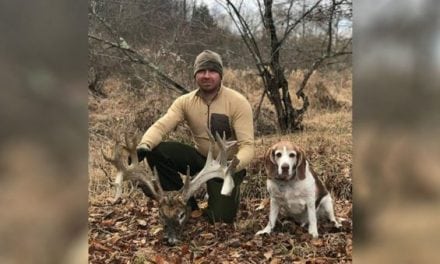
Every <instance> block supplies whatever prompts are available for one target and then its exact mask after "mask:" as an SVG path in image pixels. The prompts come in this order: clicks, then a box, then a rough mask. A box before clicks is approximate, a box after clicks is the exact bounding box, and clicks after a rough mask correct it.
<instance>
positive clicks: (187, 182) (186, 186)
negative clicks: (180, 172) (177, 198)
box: [182, 166, 191, 194]
mask: <svg viewBox="0 0 440 264" xmlns="http://www.w3.org/2000/svg"><path fill="white" fill-rule="evenodd" d="M190 174H191V170H190V167H189V166H186V178H185V182H184V184H183V188H182V193H183V194H185V193H187V192H188V189H189V186H190V182H191V181H190V179H191V175H190Z"/></svg>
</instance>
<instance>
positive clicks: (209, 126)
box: [206, 104, 211, 131]
mask: <svg viewBox="0 0 440 264" xmlns="http://www.w3.org/2000/svg"><path fill="white" fill-rule="evenodd" d="M206 106H208V117H207V118H208V120H206V121H207V122H206V123H207V125H208V129H209V131H211V124H210V123H209V115H210V114H211V113H210V111H211V110H210V106H211V104H206Z"/></svg>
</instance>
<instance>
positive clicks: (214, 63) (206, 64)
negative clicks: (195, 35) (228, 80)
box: [194, 50, 223, 77]
mask: <svg viewBox="0 0 440 264" xmlns="http://www.w3.org/2000/svg"><path fill="white" fill-rule="evenodd" d="M201 70H213V71H216V72H218V73H219V74H220V76H221V77H223V62H222V58H221V57H220V55H218V53H215V52H214V51H210V50H204V51H202V52H201V53H200V54H199V55H197V57H196V60H195V61H194V76H195V75H196V73H197V72H198V71H201Z"/></svg>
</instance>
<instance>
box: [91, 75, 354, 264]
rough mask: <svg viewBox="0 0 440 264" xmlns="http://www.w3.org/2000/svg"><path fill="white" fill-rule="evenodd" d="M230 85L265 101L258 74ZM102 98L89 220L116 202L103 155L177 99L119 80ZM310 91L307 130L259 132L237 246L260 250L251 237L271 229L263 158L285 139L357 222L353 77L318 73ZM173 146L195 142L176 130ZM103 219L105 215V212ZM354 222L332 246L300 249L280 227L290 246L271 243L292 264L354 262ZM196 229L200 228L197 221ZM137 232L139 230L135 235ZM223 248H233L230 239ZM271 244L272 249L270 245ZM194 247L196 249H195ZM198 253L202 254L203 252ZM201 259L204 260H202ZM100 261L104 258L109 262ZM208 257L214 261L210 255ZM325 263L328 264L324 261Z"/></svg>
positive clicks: (95, 114)
mask: <svg viewBox="0 0 440 264" xmlns="http://www.w3.org/2000/svg"><path fill="white" fill-rule="evenodd" d="M300 76H301V73H292V74H291V75H290V76H289V84H290V87H291V89H292V92H293V90H294V87H296V85H297V83H298V78H299V77H300ZM224 83H225V85H227V86H230V87H233V88H236V89H237V90H239V91H241V92H242V93H243V94H244V95H245V96H246V97H247V98H248V100H249V101H250V102H251V104H252V106H254V107H256V106H257V104H258V102H259V100H260V96H261V81H260V80H259V78H258V77H257V76H256V75H255V74H253V73H251V72H246V71H235V70H230V69H226V70H225V74H224ZM323 87H324V88H323ZM323 89H325V97H324V98H326V100H329V101H331V102H333V104H331V105H330V104H329V105H324V104H323V102H329V101H322V100H323V99H322V96H321V95H322V92H320V91H322V90H323ZM103 91H104V93H105V95H106V97H105V98H98V97H95V96H94V95H92V94H90V95H89V179H90V180H89V203H90V208H89V214H92V215H96V216H97V215H99V214H100V213H99V212H100V211H99V210H101V209H99V208H107V206H106V204H108V200H109V199H111V198H112V197H113V195H114V190H113V189H112V187H111V185H110V182H111V181H113V179H114V169H113V168H112V167H111V166H110V165H109V164H107V163H106V162H105V161H104V159H103V158H102V155H101V149H102V150H104V151H109V150H110V148H111V146H112V144H113V143H112V142H113V140H114V139H115V138H121V136H122V134H123V132H127V131H129V132H131V133H138V134H142V133H144V132H145V130H146V129H147V128H148V126H150V125H151V124H152V122H154V121H155V120H156V119H157V118H159V117H160V116H161V115H163V114H164V113H165V111H166V110H167V108H168V106H169V105H170V104H171V103H172V101H173V98H176V97H177V96H178V95H177V94H175V93H174V92H170V91H169V90H165V89H164V88H161V87H159V86H157V87H148V88H147V89H143V90H140V89H132V88H131V87H130V86H129V85H128V84H127V83H126V82H124V81H123V80H120V79H108V80H106V81H105V82H104V87H103ZM305 92H306V94H307V95H308V96H309V99H310V102H311V105H310V107H309V110H308V112H307V113H306V115H305V117H304V130H303V131H301V132H298V133H294V134H288V135H280V134H277V133H276V132H275V133H273V134H271V135H266V136H258V135H260V134H261V133H260V132H259V131H256V135H257V137H256V144H255V145H256V156H255V159H254V161H253V162H252V163H251V164H250V165H249V167H248V175H247V177H246V179H245V181H244V183H243V184H242V199H241V201H242V202H241V207H242V209H241V210H240V213H239V216H238V222H237V224H236V226H235V229H234V230H235V231H236V232H239V233H238V234H237V237H236V239H237V240H240V239H241V237H242V236H243V234H244V235H245V236H246V237H248V238H249V239H250V240H249V243H250V244H249V245H252V246H254V244H255V245H256V246H257V248H258V247H260V246H261V245H260V243H261V241H259V240H255V239H253V235H252V234H254V233H255V232H256V231H257V230H259V229H260V228H261V227H262V226H263V225H265V223H266V221H267V213H268V208H267V205H266V207H265V208H264V209H263V210H260V211H255V209H256V208H257V207H258V204H260V202H261V201H263V200H264V199H265V198H267V191H266V186H265V173H264V169H263V163H262V159H263V154H264V152H265V150H266V149H267V147H268V146H270V145H271V144H273V143H275V142H276V141H278V140H281V139H287V140H291V141H294V142H295V143H296V144H298V145H300V146H302V147H303V148H304V149H305V151H306V154H307V156H308V158H309V160H310V162H311V163H312V164H313V167H314V169H315V170H316V172H317V173H318V174H319V175H320V176H321V177H322V179H323V180H324V182H325V184H326V185H327V186H328V187H329V189H330V190H331V192H332V193H333V194H334V197H335V200H336V201H335V203H336V206H335V210H336V214H337V215H338V216H340V217H345V218H351V214H352V213H351V200H352V187H351V186H352V165H351V164H352V136H351V134H352V116H351V101H352V100H351V73H350V72H349V71H347V72H342V73H327V74H319V73H317V74H314V75H313V76H312V78H311V80H310V83H309V86H308V87H307V88H306V91H305ZM262 110H263V112H262V114H261V120H259V124H260V125H261V126H262V127H267V128H269V129H272V130H273V131H275V130H276V124H275V123H274V119H275V118H274V113H273V110H272V107H271V106H270V103H269V102H268V100H267V98H266V99H265V100H264V102H263V108H262ZM167 139H172V140H178V141H183V142H190V133H189V130H188V128H187V127H185V126H181V127H179V128H178V129H176V131H173V132H172V133H171V134H170V135H169V136H168V138H167ZM128 190H129V188H125V193H124V194H123V197H125V198H126V199H127V200H126V201H127V202H128V203H129V202H130V201H134V203H135V204H136V203H140V204H145V202H146V201H145V200H146V199H145V197H144V195H143V194H142V193H141V192H139V191H135V192H133V193H132V195H131V197H130V198H128V197H127V192H128ZM124 195H125V196H124ZM150 203H151V202H150ZM103 206H104V207H103ZM126 206H127V205H126V204H122V205H119V206H118V207H116V208H114V209H112V210H111V211H112V212H113V211H118V210H120V211H121V212H122V211H125V210H128V209H124V208H125V207H126ZM153 209H154V208H153ZM106 210H107V209H106ZM129 210H135V208H131V207H130V208H129ZM136 210H137V209H136ZM148 210H150V209H148ZM136 212H137V211H136ZM148 212H149V211H148ZM155 213H157V212H152V214H153V215H154V214H155ZM102 214H103V215H105V214H106V213H102ZM135 215H137V213H135ZM250 215H252V217H250ZM141 216H142V217H145V212H143V213H141ZM95 218H96V217H95ZM130 219H131V218H130ZM249 219H251V220H249ZM95 220H96V221H97V222H94V225H95V224H96V225H98V226H99V225H100V224H99V223H100V220H99V219H95ZM95 220H94V221H95ZM130 221H131V220H130ZM350 223H351V220H350V222H349V223H346V225H345V228H344V230H343V232H340V233H335V234H331V235H330V236H329V237H328V239H327V240H326V239H325V237H324V240H325V242H323V244H322V245H318V246H317V245H311V244H310V243H308V240H307V239H306V240H304V241H305V242H301V243H300V244H298V243H297V242H298V241H297V240H296V239H297V238H295V241H294V242H295V244H292V243H293V242H292V241H291V240H289V239H290V238H289V233H291V232H294V233H295V234H296V233H297V232H299V233H298V234H299V236H300V237H302V236H303V235H302V233H301V232H302V230H299V229H295V230H294V231H292V230H290V229H289V230H284V229H283V228H282V232H286V236H283V235H281V234H278V236H280V238H279V239H281V240H283V239H284V240H285V241H284V240H283V241H284V242H283V243H284V244H283V243H281V244H279V243H278V242H277V238H276V237H273V238H271V239H270V241H273V243H275V244H274V245H273V246H274V252H273V254H274V255H277V256H278V257H280V258H281V259H284V260H286V261H287V260H288V259H289V258H290V257H291V256H293V255H295V256H297V257H298V258H300V259H310V256H312V255H313V256H314V254H316V258H315V260H317V261H318V260H319V258H320V256H321V257H323V258H326V260H327V261H330V262H332V263H333V262H341V261H342V262H344V261H346V260H348V261H350V260H351V224H350ZM197 225H199V223H198V222H197ZM127 228H128V231H129V232H128V235H127V236H130V235H131V234H133V232H137V231H134V230H135V229H136V225H133V227H132V226H131V225H129V227H127ZM131 228H135V229H133V230H131ZM225 228H226V229H225ZM227 228H228V227H223V226H222V228H220V229H218V231H219V232H227ZM203 229H207V230H208V231H209V230H210V229H212V227H210V226H209V225H204V224H203ZM225 230H226V231H225ZM326 230H327V229H326ZM191 232H192V231H191ZM198 232H200V230H199V231H196V230H194V232H193V233H194V235H195V234H196V233H198ZM144 233H145V232H144ZM240 233H241V235H240ZM148 234H149V233H148ZM91 236H97V237H96V238H95V237H93V238H92V240H93V241H99V240H96V239H98V238H99V237H100V235H99V234H93V235H91ZM151 237H153V238H154V237H156V235H152V236H151ZM226 237H227V236H226ZM330 238H331V239H330ZM89 239H91V238H89ZM121 241H122V240H121ZM155 241H156V240H155ZM225 241H228V239H226V240H225ZM299 241H302V238H299ZM223 242H224V241H223V240H221V239H220V244H221V243H223ZM121 243H122V242H121ZM155 243H156V244H154V245H155V246H154V248H155V250H159V251H160V250H161V249H163V248H162V247H161V246H160V242H155ZM157 243H159V244H157ZM201 243H202V242H201ZM228 243H229V242H228ZM265 243H272V242H267V241H266V242H265ZM147 244H148V243H147ZM191 247H194V245H193V246H191ZM204 248H205V246H204V245H203V244H202V245H201V246H199V247H196V248H191V249H190V250H191V251H192V252H198V250H199V251H200V250H201V251H202V252H205V251H206V250H208V248H210V247H208V248H206V250H205V249H204ZM318 248H319V250H318ZM176 250H177V249H176ZM228 250H229V249H228ZM317 250H318V251H317ZM334 251H338V252H345V253H343V254H342V255H341V256H339V257H338V256H336V255H335V256H334V257H332V258H330V259H329V258H327V257H328V255H327V253H328V254H330V253H332V252H334ZM173 252H174V251H173ZM176 252H178V251H176ZM206 252H207V251H206ZM134 253H135V252H132V254H131V256H133V254H134ZM127 254H128V253H127ZM195 254H196V255H197V253H195ZM203 254H205V253H203ZM203 254H202V255H201V256H203ZM249 254H250V253H249ZM249 254H248V256H251V257H255V258H256V260H259V261H261V260H264V256H263V255H262V254H261V253H260V254H259V255H258V254H257V255H252V254H250V255H249ZM128 255H130V254H128ZM260 255H261V256H260ZM289 256H290V257H289ZM100 257H102V258H105V257H104V256H103V255H101V256H100ZM205 257H208V258H209V255H207V256H205ZM141 258H142V256H140V257H139V259H141ZM135 259H136V258H135ZM323 263H326V262H325V261H324V262H323Z"/></svg>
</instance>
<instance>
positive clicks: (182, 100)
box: [139, 85, 254, 171]
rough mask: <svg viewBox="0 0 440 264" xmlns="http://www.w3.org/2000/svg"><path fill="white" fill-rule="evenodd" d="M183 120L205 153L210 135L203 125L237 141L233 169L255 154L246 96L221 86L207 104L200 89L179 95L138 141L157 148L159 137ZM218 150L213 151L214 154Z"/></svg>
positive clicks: (200, 149)
mask: <svg viewBox="0 0 440 264" xmlns="http://www.w3.org/2000/svg"><path fill="white" fill-rule="evenodd" d="M183 121H186V122H187V124H188V126H189V127H190V129H191V132H192V137H193V141H194V144H195V148H196V149H197V151H198V152H200V153H201V154H202V155H204V156H206V155H207V153H208V150H209V138H208V135H207V132H206V128H209V129H210V131H211V133H213V134H214V135H215V132H218V133H219V134H220V135H223V134H226V138H227V139H228V140H237V141H238V152H237V158H238V159H239V160H240V163H239V164H238V166H237V168H236V170H237V171H239V170H241V169H243V168H245V167H246V166H247V165H248V164H249V163H250V161H251V159H252V158H253V156H254V127H253V116H252V108H251V105H250V103H249V102H248V101H247V99H246V98H245V97H244V96H243V95H242V94H240V93H239V92H237V91H234V90H232V89H230V88H228V87H225V86H223V85H222V86H221V87H220V89H219V91H218V93H217V95H216V97H215V98H214V99H213V100H212V102H211V103H210V104H209V105H208V104H207V103H206V102H205V101H204V100H203V98H202V97H201V96H200V95H199V90H195V91H193V92H190V93H188V94H185V95H182V96H180V97H178V98H177V99H176V100H175V101H174V102H173V104H172V105H171V106H170V108H169V109H168V111H167V113H166V114H165V115H164V116H162V117H161V118H160V119H158V120H157V121H156V122H155V123H154V124H153V125H152V126H151V127H150V128H149V129H148V130H147V132H145V134H144V136H143V137H142V140H141V142H140V143H139V145H140V144H147V145H148V147H149V148H150V149H152V148H154V147H156V146H157V145H158V144H159V143H160V142H161V141H162V138H163V137H164V136H165V135H166V134H168V133H169V132H171V131H172V130H174V129H175V128H176V126H177V125H178V124H179V123H181V122H183ZM217 153H218V150H217V149H215V150H214V155H217Z"/></svg>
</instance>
